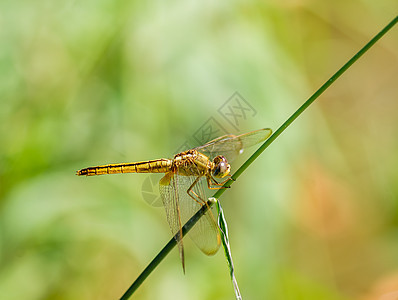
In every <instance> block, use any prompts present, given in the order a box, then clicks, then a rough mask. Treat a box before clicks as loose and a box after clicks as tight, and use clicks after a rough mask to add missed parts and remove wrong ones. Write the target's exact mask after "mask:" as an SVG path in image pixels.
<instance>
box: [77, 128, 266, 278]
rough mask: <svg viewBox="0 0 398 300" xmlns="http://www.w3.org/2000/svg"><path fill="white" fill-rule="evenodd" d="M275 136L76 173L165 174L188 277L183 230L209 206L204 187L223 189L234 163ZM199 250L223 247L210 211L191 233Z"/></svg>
mask: <svg viewBox="0 0 398 300" xmlns="http://www.w3.org/2000/svg"><path fill="white" fill-rule="evenodd" d="M271 133H272V130H271V129H269V128H264V129H259V130H255V131H251V132H249V133H245V134H241V135H232V134H229V135H224V136H221V137H218V138H216V139H214V140H211V141H210V142H207V143H206V144H204V145H202V146H199V147H196V148H192V149H189V150H186V151H183V152H181V153H178V154H176V155H175V156H174V157H173V158H172V159H166V158H161V159H155V160H147V161H140V162H133V163H117V164H107V165H101V166H95V167H88V168H84V169H81V170H79V171H77V172H76V174H77V175H79V176H95V175H105V174H120V173H164V174H165V175H164V176H163V177H162V178H161V179H160V181H159V192H160V196H161V199H162V202H163V206H164V208H165V210H166V217H167V222H168V224H169V226H170V229H171V231H172V234H173V236H174V238H175V239H176V241H177V245H178V249H179V254H180V259H181V262H182V268H183V271H184V273H185V259H184V246H183V241H182V237H183V236H182V226H183V224H185V223H186V221H188V220H189V219H190V218H191V217H192V216H193V215H194V214H195V213H196V212H197V211H198V210H199V209H201V208H202V207H203V205H207V204H206V196H205V195H206V194H205V187H207V188H208V189H210V190H214V189H220V188H222V187H223V185H224V183H225V182H227V181H228V180H229V179H230V176H231V175H230V171H231V166H230V164H229V163H230V162H232V161H233V160H234V159H235V158H236V157H237V156H238V155H239V154H241V153H243V150H244V149H246V148H248V147H251V146H254V145H256V144H258V143H261V142H263V141H265V140H266V139H267V138H268V137H269V136H270V135H271ZM188 236H189V237H190V238H191V239H192V240H193V241H194V243H195V244H196V245H197V246H198V248H199V249H200V250H201V251H202V252H203V253H205V254H206V255H213V254H215V253H216V252H217V251H218V248H219V247H220V242H221V238H220V233H219V230H218V226H217V223H216V221H215V218H214V215H213V213H212V211H211V209H208V210H207V211H206V213H205V214H204V216H203V217H202V218H200V219H199V221H198V222H197V223H196V224H195V226H194V227H193V228H191V230H190V231H189V233H188Z"/></svg>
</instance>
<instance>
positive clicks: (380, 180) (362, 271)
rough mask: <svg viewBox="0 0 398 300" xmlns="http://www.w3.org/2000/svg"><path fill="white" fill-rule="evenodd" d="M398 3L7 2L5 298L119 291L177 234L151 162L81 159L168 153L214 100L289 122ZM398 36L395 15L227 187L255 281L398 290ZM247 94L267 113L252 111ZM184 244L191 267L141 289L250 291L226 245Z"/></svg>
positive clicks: (290, 292)
mask: <svg viewBox="0 0 398 300" xmlns="http://www.w3.org/2000/svg"><path fill="white" fill-rule="evenodd" d="M397 11H398V2H396V1H393V0H381V1H365V0H353V1H309V0H308V1H298V0H287V1H275V0H274V1H272V0H271V1H221V2H220V1H218V2H214V1H196V2H195V1H168V2H161V1H141V2H140V1H110V0H96V1H72V0H70V1H69V0H63V1H45V0H39V1H9V0H4V1H1V3H0V143H1V146H0V298H1V299H65V300H67V299H117V298H119V297H120V296H121V295H122V294H123V293H124V291H125V290H126V289H127V287H128V286H129V285H130V284H131V283H132V282H133V280H134V279H135V278H136V277H137V276H138V275H139V273H140V272H141V271H142V270H143V268H144V267H145V266H146V265H147V264H148V263H149V261H150V260H151V259H152V258H153V257H154V256H155V255H156V254H157V253H158V251H159V250H160V249H161V248H162V247H163V245H164V244H165V243H166V242H167V241H168V240H169V238H170V232H169V228H168V225H167V223H166V218H165V214H164V211H163V209H162V208H154V207H152V206H150V205H148V204H147V203H146V202H145V201H144V200H143V195H142V189H143V184H144V183H145V181H146V180H147V178H148V177H147V175H145V174H129V175H113V176H100V177H90V178H82V177H77V176H75V171H76V170H78V169H81V168H84V167H87V166H92V165H98V164H104V163H115V162H126V161H139V160H145V159H154V158H159V157H169V156H171V155H172V154H173V152H174V151H175V150H176V149H178V148H179V146H180V145H182V144H184V143H185V142H186V141H189V143H194V142H195V141H193V136H194V134H195V133H196V132H198V130H200V129H201V128H202V126H203V125H204V124H207V123H206V122H207V121H208V120H209V118H211V117H212V118H214V120H216V121H217V122H218V123H219V125H220V126H222V127H223V128H224V129H225V130H226V131H228V132H232V133H243V132H246V131H250V130H254V129H258V128H264V127H270V128H273V129H274V130H275V129H277V128H278V126H279V125H280V124H282V123H283V122H284V121H285V120H286V119H287V118H288V117H289V115H290V114H292V113H293V112H294V111H295V110H296V109H297V108H298V107H299V106H300V105H301V104H302V103H303V102H304V101H305V100H306V99H307V98H308V97H309V96H310V95H311V94H312V93H313V92H314V91H315V90H316V89H317V88H318V87H319V86H320V85H321V84H322V83H323V82H324V81H325V80H327V79H328V78H329V76H331V75H332V74H333V73H334V72H335V71H336V70H337V69H338V68H340V67H341V66H342V64H343V63H345V62H346V61H347V60H348V59H349V58H350V57H351V56H352V55H353V54H354V53H355V52H356V51H357V50H359V49H360V48H361V47H362V46H363V45H364V44H365V43H366V42H367V41H368V40H369V39H370V38H371V37H372V36H374V35H375V34H376V33H377V32H378V31H380V30H381V28H383V27H384V26H385V25H386V24H387V22H389V21H390V20H392V19H393V18H394V17H395V16H396V14H397ZM397 49H398V28H393V30H392V31H391V32H389V33H388V34H387V35H386V36H385V37H384V38H383V39H382V40H381V41H380V42H379V43H378V44H377V45H376V46H375V47H373V48H372V49H371V50H370V51H369V52H368V53H367V54H366V55H365V56H364V57H363V58H361V59H360V61H358V62H357V63H356V64H355V65H354V66H353V67H351V69H350V70H349V71H348V72H347V73H346V74H344V75H343V76H342V77H341V78H340V79H339V80H338V82H336V83H335V84H334V85H333V86H332V87H331V88H330V89H329V90H328V91H327V92H326V93H325V94H324V95H323V96H322V97H321V98H320V99H319V100H318V101H317V102H315V103H314V104H313V105H312V106H311V107H310V108H309V109H308V110H307V111H306V112H305V113H304V114H303V115H302V116H301V117H300V118H299V119H298V120H297V121H296V122H295V123H294V124H293V125H292V126H291V127H290V128H289V129H288V130H287V131H286V132H285V133H284V134H283V135H282V136H280V137H279V138H278V139H277V140H276V141H275V142H274V143H273V144H272V145H271V147H270V148H268V149H267V151H266V152H264V153H263V155H262V156H261V157H259V158H258V160H257V161H256V162H255V164H254V165H252V166H251V167H250V168H249V169H248V170H247V171H246V172H245V173H244V174H243V175H242V176H241V177H240V178H239V180H238V181H237V182H236V183H235V184H234V185H233V187H232V189H230V190H228V191H227V192H226V193H224V195H223V196H222V198H221V201H222V204H223V207H224V210H225V214H226V218H227V221H228V224H229V230H230V240H231V247H232V254H233V258H234V262H235V267H236V276H237V280H238V283H239V285H240V289H241V292H242V294H243V296H244V298H247V299H283V300H287V299H342V300H343V299H358V300H369V299H383V300H389V299H397V298H398V184H397V182H398V155H397V153H398V133H397V128H398V118H397V111H398V96H397V95H398V84H397V83H398V50H397ZM235 92H238V93H239V94H240V95H241V96H242V98H243V99H245V101H246V102H247V103H249V104H250V106H251V107H252V108H253V111H251V113H250V114H247V115H246V116H245V117H240V119H239V126H235V127H233V126H231V124H230V123H228V122H227V120H226V119H225V118H223V117H222V116H221V114H220V112H219V109H220V108H221V107H222V106H223V105H224V104H225V103H226V102H227V100H228V99H230V97H231V96H232V95H233V94H234V93H235ZM254 111H255V113H254ZM253 150H254V149H251V150H250V151H248V152H251V151H253ZM247 155H248V154H247V153H245V154H244V155H243V156H244V158H247ZM244 158H243V159H244ZM241 163H242V160H240V161H237V163H236V164H235V165H234V166H233V168H234V169H236V167H237V166H239V164H241ZM185 245H186V255H187V257H186V265H187V270H186V274H185V275H183V273H182V270H181V263H180V261H179V257H178V253H177V251H176V250H174V251H172V253H171V254H170V255H169V256H168V257H167V258H166V259H165V260H164V261H163V262H162V263H161V265H160V266H159V267H158V268H157V269H156V270H155V271H154V272H153V274H151V275H150V277H149V278H148V279H147V280H146V281H145V282H144V284H143V285H142V286H141V288H140V289H139V290H138V292H137V293H136V295H135V299H232V298H233V297H234V294H233V289H232V284H231V282H230V279H229V274H228V268H227V265H226V261H225V259H224V255H223V252H222V251H219V252H218V253H217V254H216V255H215V256H213V257H207V256H205V255H203V254H202V253H201V252H200V251H199V250H198V249H197V248H196V247H195V245H194V244H193V243H192V242H191V241H190V240H187V241H186V243H185Z"/></svg>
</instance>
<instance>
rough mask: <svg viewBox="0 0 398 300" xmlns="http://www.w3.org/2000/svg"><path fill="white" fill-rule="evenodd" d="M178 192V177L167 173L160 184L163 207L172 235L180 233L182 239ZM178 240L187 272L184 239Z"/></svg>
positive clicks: (183, 264)
mask: <svg viewBox="0 0 398 300" xmlns="http://www.w3.org/2000/svg"><path fill="white" fill-rule="evenodd" d="M177 191H178V181H177V175H175V174H174V173H171V172H169V173H166V175H165V176H164V177H163V178H162V179H161V180H160V182H159V192H160V197H161V198H162V202H163V206H164V208H165V210H166V218H167V222H168V223H169V226H170V229H171V233H172V234H173V236H175V235H176V234H177V233H178V232H180V237H182V231H181V226H182V221H181V212H180V207H179V197H178V192H177ZM176 240H177V244H178V250H179V253H180V258H181V262H182V268H183V270H184V272H185V259H184V245H183V242H182V238H181V239H177V238H176Z"/></svg>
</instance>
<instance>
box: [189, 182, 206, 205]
mask: <svg viewBox="0 0 398 300" xmlns="http://www.w3.org/2000/svg"><path fill="white" fill-rule="evenodd" d="M200 177H201V176H198V177H197V178H196V179H195V181H194V182H192V184H191V186H190V187H189V188H188V190H187V194H188V195H189V196H190V197H191V198H192V199H193V200H195V201H196V202H198V203H199V204H200V205H201V206H203V204H205V203H206V201H204V200H203V199H202V198H200V197H199V195H198V194H197V193H195V191H194V190H193V188H194V186H195V185H196V184H197V183H198V181H199V179H200ZM191 193H192V194H191ZM195 197H196V198H195Z"/></svg>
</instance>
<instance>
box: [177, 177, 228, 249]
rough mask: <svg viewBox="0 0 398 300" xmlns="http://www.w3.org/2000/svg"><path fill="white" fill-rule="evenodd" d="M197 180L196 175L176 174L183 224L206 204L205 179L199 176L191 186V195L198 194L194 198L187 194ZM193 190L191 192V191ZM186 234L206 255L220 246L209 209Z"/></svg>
mask: <svg viewBox="0 0 398 300" xmlns="http://www.w3.org/2000/svg"><path fill="white" fill-rule="evenodd" d="M196 180H197V177H196V176H178V195H179V204H180V211H181V219H182V223H183V224H185V223H186V222H187V221H188V220H189V219H190V218H191V217H192V216H193V215H194V214H195V213H196V212H197V211H198V210H199V209H201V208H202V206H203V205H206V204H205V203H206V196H205V191H204V186H205V185H206V186H207V183H206V179H205V178H204V177H200V178H199V180H198V181H197V182H196V184H195V185H194V186H193V188H192V191H191V195H194V197H195V198H196V196H198V199H196V200H197V201H196V200H194V199H192V197H191V196H189V195H188V193H187V191H188V189H189V187H190V186H191V185H192V184H193V183H194V182H195V181H196ZM192 192H193V193H192ZM188 236H189V237H190V238H191V239H192V240H193V242H194V243H195V244H196V246H198V248H199V249H200V250H201V251H202V252H203V253H205V254H206V255H213V254H215V253H216V252H217V250H218V248H219V247H220V241H221V238H220V234H219V231H218V226H217V224H216V220H215V217H214V215H213V213H212V211H211V209H209V210H208V211H207V212H206V213H205V214H204V216H202V217H201V218H200V219H199V221H198V222H197V223H196V224H195V226H194V227H193V228H192V229H191V230H190V231H189V232H188Z"/></svg>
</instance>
